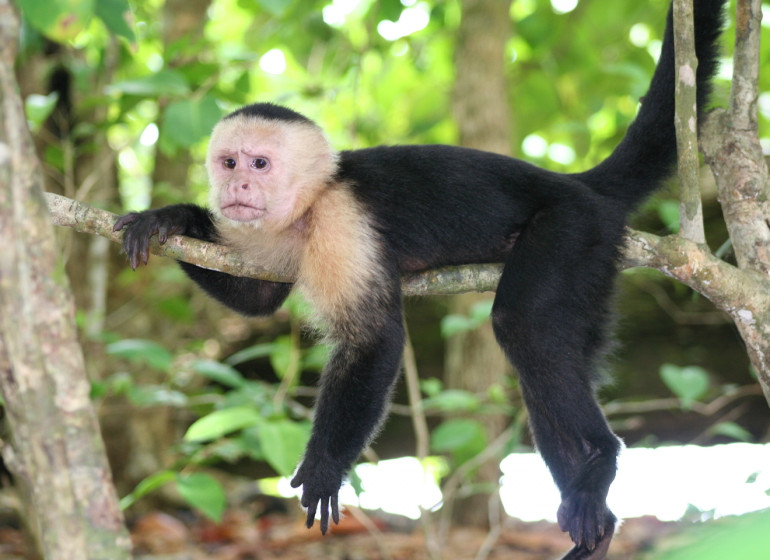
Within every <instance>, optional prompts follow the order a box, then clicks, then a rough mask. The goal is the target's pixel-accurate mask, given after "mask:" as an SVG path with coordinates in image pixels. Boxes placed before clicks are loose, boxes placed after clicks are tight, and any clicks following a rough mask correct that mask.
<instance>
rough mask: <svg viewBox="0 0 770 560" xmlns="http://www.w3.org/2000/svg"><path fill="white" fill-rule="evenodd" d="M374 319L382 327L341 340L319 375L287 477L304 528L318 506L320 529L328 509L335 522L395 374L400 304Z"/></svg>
mask: <svg viewBox="0 0 770 560" xmlns="http://www.w3.org/2000/svg"><path fill="white" fill-rule="evenodd" d="M376 322H377V323H380V324H381V325H382V324H383V323H384V326H382V327H381V328H379V329H378V331H379V332H377V333H371V336H369V337H362V338H366V339H367V340H368V342H365V343H359V344H356V343H353V342H350V341H345V342H341V343H339V345H338V346H337V347H336V348H335V349H334V352H333V354H332V357H331V359H330V361H329V363H328V364H327V367H326V369H325V371H324V373H323V374H322V378H321V383H320V389H321V392H320V394H319V396H318V401H317V402H316V405H315V417H314V419H313V434H312V436H311V438H310V442H309V443H308V446H307V450H306V451H305V457H304V458H303V460H302V464H301V465H300V467H299V469H298V470H297V473H296V474H295V476H294V478H293V479H292V481H291V485H292V486H293V487H295V488H297V487H299V486H300V485H301V486H302V505H303V506H304V507H306V508H307V526H308V528H310V527H312V526H313V522H314V520H315V515H316V511H317V509H318V506H319V505H320V514H321V532H323V533H326V531H327V530H328V527H329V512H330V511H331V516H332V519H333V520H334V522H335V523H337V522H339V508H338V504H337V493H338V491H339V489H340V486H341V484H342V480H343V478H344V476H345V473H347V471H348V470H349V469H350V466H351V464H352V463H353V461H355V460H356V458H357V457H358V456H359V455H360V453H361V451H363V449H364V447H365V446H366V445H367V444H368V443H369V442H370V440H371V439H372V437H373V436H374V434H375V433H376V430H377V428H378V427H379V425H380V422H381V421H382V419H383V417H384V415H385V411H386V408H387V405H388V402H389V400H390V394H391V391H392V388H393V385H394V383H395V381H396V379H397V377H398V371H399V367H400V363H401V354H402V352H403V348H404V341H405V333H404V327H403V323H402V318H401V309H400V305H399V306H397V308H396V309H392V310H389V311H387V316H386V317H385V318H384V320H382V318H380V320H378V321H376Z"/></svg>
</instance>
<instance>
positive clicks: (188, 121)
mask: <svg viewBox="0 0 770 560" xmlns="http://www.w3.org/2000/svg"><path fill="white" fill-rule="evenodd" d="M221 117H222V111H221V110H220V109H219V106H218V105H217V102H216V99H214V97H213V96H211V95H205V96H204V97H203V98H201V99H183V100H180V101H175V102H173V103H169V105H168V107H166V111H165V112H164V114H163V126H162V128H161V142H162V145H163V146H166V147H171V148H177V147H178V148H189V147H190V146H192V145H193V144H195V143H196V142H198V141H199V140H201V139H203V138H205V137H206V136H208V135H209V134H210V133H211V130H212V129H213V128H214V125H215V124H217V122H218V121H219V119H220V118H221Z"/></svg>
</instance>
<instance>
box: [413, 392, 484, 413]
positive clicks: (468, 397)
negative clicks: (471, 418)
mask: <svg viewBox="0 0 770 560" xmlns="http://www.w3.org/2000/svg"><path fill="white" fill-rule="evenodd" d="M479 404H480V403H479V398H478V397H477V396H476V395H474V394H473V393H471V392H469V391H461V390H460V389H449V390H447V391H443V392H441V393H439V394H437V395H435V396H433V397H430V398H428V399H425V400H424V401H423V407H424V408H426V409H436V410H440V411H441V412H473V411H474V410H477V409H478V407H479Z"/></svg>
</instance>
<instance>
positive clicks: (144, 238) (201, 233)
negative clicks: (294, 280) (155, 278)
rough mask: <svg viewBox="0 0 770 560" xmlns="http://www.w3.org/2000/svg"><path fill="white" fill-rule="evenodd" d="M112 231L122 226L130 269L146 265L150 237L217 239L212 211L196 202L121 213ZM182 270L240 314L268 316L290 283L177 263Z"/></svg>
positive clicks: (118, 229)
mask: <svg viewBox="0 0 770 560" xmlns="http://www.w3.org/2000/svg"><path fill="white" fill-rule="evenodd" d="M113 229H114V230H115V231H121V230H123V229H125V230H126V231H125V233H124V234H123V250H124V251H125V252H126V256H127V257H128V260H129V262H130V263H131V268H133V269H134V270H136V268H137V267H138V266H139V265H140V264H147V261H148V260H149V258H150V238H151V237H152V236H153V235H157V236H158V241H159V242H160V243H161V244H163V243H165V242H166V240H167V239H168V236H169V235H175V234H179V235H186V236H188V237H194V238H196V239H200V240H202V241H210V242H215V241H216V226H215V225H214V222H213V220H212V217H211V213H210V212H209V211H208V210H206V209H205V208H202V207H200V206H196V205H195V204H174V205H171V206H164V207H163V208H158V209H155V210H145V211H143V212H132V213H130V214H126V215H125V216H121V217H120V218H119V219H118V221H117V222H115V226H114V227H113ZM179 264H180V265H181V266H182V269H183V270H184V271H185V272H186V273H187V275H188V276H189V277H190V278H192V279H193V280H194V281H195V283H196V284H198V285H199V286H200V287H201V288H203V290H204V291H205V292H206V293H208V294H209V295H210V296H211V297H213V298H214V299H216V300H218V301H219V302H221V303H223V304H224V305H226V306H227V307H229V308H230V309H232V310H234V311H237V312H238V313H241V314H243V315H250V316H251V315H270V314H272V313H275V311H276V310H277V309H278V308H279V307H280V306H281V304H282V303H283V301H284V300H285V299H286V297H287V296H288V295H289V292H290V291H291V288H292V285H291V284H286V283H282V282H268V281H267V280H257V279H255V278H241V277H238V276H231V275H230V274H225V273H224V272H219V271H216V270H209V269H206V268H201V267H199V266H195V265H192V264H189V263H186V262H181V261H180V262H179Z"/></svg>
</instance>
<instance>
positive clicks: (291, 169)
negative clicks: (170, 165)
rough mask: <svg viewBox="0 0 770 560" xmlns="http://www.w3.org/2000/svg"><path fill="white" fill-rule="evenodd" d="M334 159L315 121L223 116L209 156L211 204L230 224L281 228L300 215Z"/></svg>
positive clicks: (322, 182)
mask: <svg viewBox="0 0 770 560" xmlns="http://www.w3.org/2000/svg"><path fill="white" fill-rule="evenodd" d="M335 161H336V160H335V156H334V154H333V152H332V150H331V148H330V147H329V144H328V142H327V141H326V139H325V138H324V137H323V133H322V132H321V131H320V130H319V129H317V128H316V127H315V126H312V125H308V124H305V123H295V122H283V121H271V120H265V119H260V118H255V117H243V116H238V117H233V118H227V119H224V120H222V121H220V122H219V124H217V126H216V127H215V128H214V131H213V132H212V135H211V142H210V143H209V152H208V157H207V160H206V165H207V168H208V173H209V181H210V184H211V192H210V206H211V209H212V211H213V212H214V213H215V214H216V215H217V216H218V217H220V218H224V219H225V220H228V221H230V222H231V223H232V222H238V223H245V224H249V225H251V226H253V227H256V228H260V229H266V230H272V231H279V230H281V229H284V228H285V227H288V226H290V225H292V224H293V223H294V222H296V221H297V220H298V219H300V218H301V217H302V215H303V214H304V213H305V212H306V210H307V208H308V207H309V205H310V203H312V200H313V199H314V198H315V195H316V194H317V192H318V190H319V189H320V188H322V187H323V186H324V185H325V184H326V182H327V181H328V179H329V177H331V175H333V173H334V165H335Z"/></svg>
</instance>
